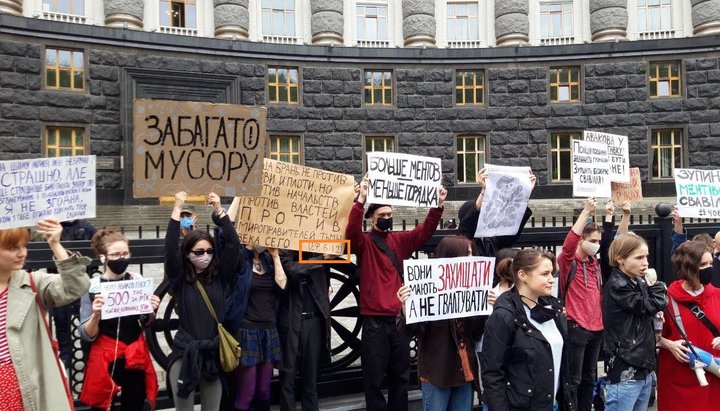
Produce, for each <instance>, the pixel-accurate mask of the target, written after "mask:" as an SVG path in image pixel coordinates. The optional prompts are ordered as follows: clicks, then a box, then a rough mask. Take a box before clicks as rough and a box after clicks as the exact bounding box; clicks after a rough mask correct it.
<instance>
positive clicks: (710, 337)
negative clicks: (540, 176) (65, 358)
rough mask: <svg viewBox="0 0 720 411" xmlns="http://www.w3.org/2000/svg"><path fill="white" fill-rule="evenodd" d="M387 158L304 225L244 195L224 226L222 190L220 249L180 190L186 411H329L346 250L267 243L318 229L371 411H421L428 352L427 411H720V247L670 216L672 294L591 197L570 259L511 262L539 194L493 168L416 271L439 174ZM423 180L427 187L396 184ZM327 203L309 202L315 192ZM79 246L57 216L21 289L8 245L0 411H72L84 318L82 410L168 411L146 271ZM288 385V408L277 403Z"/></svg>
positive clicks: (176, 226) (530, 183) (436, 212)
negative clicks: (74, 351) (151, 331)
mask: <svg viewBox="0 0 720 411" xmlns="http://www.w3.org/2000/svg"><path fill="white" fill-rule="evenodd" d="M579 153H583V151H582V150H580V151H579ZM391 157H392V156H388V157H387V158H385V160H383V157H382V156H378V157H374V158H372V159H370V161H369V164H370V168H371V170H370V172H369V173H368V175H366V176H364V177H363V178H362V180H361V181H360V182H355V181H354V179H352V177H350V178H349V180H348V179H343V178H340V177H337V176H332V175H330V174H329V173H327V172H323V171H322V170H314V171H312V173H314V174H312V178H313V179H315V181H323V182H324V184H327V186H325V185H320V184H318V188H317V189H318V190H322V192H324V193H325V194H328V193H330V192H331V191H332V190H331V189H329V188H328V187H330V184H331V183H333V184H336V185H337V186H338V187H339V186H340V185H342V186H343V187H342V189H338V192H340V193H342V194H340V195H338V196H336V197H332V198H331V197H329V196H328V197H327V198H326V199H325V200H324V202H325V204H324V205H323V206H321V207H318V209H317V210H315V209H309V208H305V209H303V210H304V212H301V213H298V214H296V215H293V216H292V217H291V216H290V215H286V214H285V213H280V212H275V214H272V213H271V211H273V210H275V209H276V208H278V204H277V202H275V203H273V202H272V201H254V200H252V199H251V198H249V197H235V198H234V200H233V201H232V203H231V204H229V206H228V208H227V209H225V208H223V207H222V204H221V195H219V194H217V193H215V192H212V193H209V194H208V195H207V196H206V200H207V204H208V206H209V207H211V208H212V220H213V222H214V223H215V225H216V227H217V230H216V232H215V233H214V234H211V233H209V232H207V231H204V230H202V229H200V228H199V227H198V226H197V215H196V213H195V210H194V208H193V207H192V206H190V205H189V204H187V201H188V193H187V192H185V191H179V192H177V193H175V196H174V207H173V210H172V214H171V216H170V219H169V221H168V223H167V231H166V237H165V256H164V257H165V264H164V271H165V278H166V281H168V282H169V284H170V294H171V295H172V297H173V298H175V300H176V306H175V314H176V315H177V318H178V324H179V325H178V330H177V333H176V334H175V336H174V340H173V344H172V352H171V354H170V357H169V367H168V369H167V378H168V382H169V386H170V388H171V391H172V396H173V398H174V403H175V406H176V409H177V410H192V409H193V407H194V404H195V403H196V402H197V401H198V399H197V398H196V397H197V394H199V402H200V404H201V405H202V409H203V410H220V409H223V410H225V409H235V410H250V409H254V410H269V409H270V405H271V394H276V395H277V397H279V405H280V409H281V410H294V409H296V406H297V405H296V398H300V404H301V407H302V409H303V410H318V409H319V403H318V393H317V387H316V381H317V377H318V370H319V368H320V367H321V364H323V363H326V362H327V361H328V360H329V356H330V336H331V335H330V334H331V331H330V324H331V315H330V304H329V299H330V296H331V294H332V292H333V290H332V288H331V286H330V271H329V270H330V267H331V265H328V264H327V263H328V262H336V261H337V260H339V259H340V257H339V256H341V255H343V254H345V252H344V251H343V248H342V247H341V248H339V249H338V248H332V247H330V248H324V247H326V245H325V243H321V242H319V241H318V242H317V243H318V244H315V245H314V246H313V245H312V244H311V245H310V246H309V248H307V249H303V247H302V246H300V247H296V246H295V245H294V243H293V245H292V246H289V247H285V246H284V245H286V244H290V241H289V240H288V238H281V240H282V241H276V242H274V243H273V242H272V241H270V240H268V239H267V238H269V237H271V236H272V235H275V236H276V237H278V236H279V237H283V236H289V235H298V236H300V237H302V236H303V235H308V233H311V236H310V237H309V238H311V239H317V240H320V239H321V238H324V237H321V236H314V235H313V234H312V233H313V231H312V229H307V228H306V226H305V225H303V224H305V220H306V219H309V218H311V217H315V218H317V221H313V222H312V225H314V226H315V227H317V228H318V230H317V231H321V230H325V231H328V230H329V231H330V232H333V231H334V232H335V233H336V237H333V238H327V239H330V240H337V241H347V242H348V244H349V246H350V249H351V254H353V255H354V256H355V258H356V263H357V266H358V272H359V275H358V279H359V313H360V319H359V321H361V322H362V340H361V367H362V378H363V390H364V394H365V404H366V409H368V410H371V411H379V410H392V411H402V410H407V409H408V389H409V387H410V386H414V385H415V383H416V382H415V381H411V377H410V376H411V358H410V341H411V339H416V341H417V351H418V359H417V376H418V380H419V381H417V385H419V387H420V390H421V392H422V404H423V408H424V409H425V410H431V411H443V410H451V411H457V410H471V409H473V408H474V407H482V408H483V409H486V410H490V411H495V410H498V411H501V410H539V411H540V410H542V411H551V410H580V411H590V410H593V409H594V410H600V409H605V410H609V411H625V410H627V411H631V410H632V411H640V410H646V409H647V408H648V405H649V403H650V401H651V400H653V401H654V400H655V397H656V398H657V399H656V401H657V405H658V409H659V410H660V411H675V410H681V409H688V410H693V411H695V410H700V411H702V410H711V409H717V408H716V407H717V406H716V405H713V399H716V398H720V332H719V331H718V327H720V290H719V289H718V288H716V286H718V285H720V232H718V234H717V235H715V236H714V238H713V237H710V236H709V235H704V236H697V237H696V238H693V239H688V238H687V237H688V236H687V232H686V230H685V229H684V227H683V224H682V217H681V214H682V209H680V208H678V209H676V210H674V212H673V222H674V230H673V232H672V234H671V235H672V238H673V241H674V243H675V245H676V247H675V249H674V252H673V254H672V264H673V267H674V271H675V272H674V273H673V274H672V275H665V277H664V278H674V279H675V280H674V281H672V282H670V283H668V284H665V283H663V282H662V281H658V280H657V275H656V273H655V272H654V270H652V269H651V267H649V262H648V255H649V247H648V244H647V242H646V240H645V239H643V238H642V237H640V236H638V235H636V234H635V233H633V232H631V231H629V216H630V213H631V204H630V202H624V203H622V204H616V203H615V202H614V201H613V200H609V201H607V202H604V203H599V202H598V200H596V199H595V198H594V197H593V196H590V197H587V198H586V199H584V200H583V201H584V202H583V206H582V209H581V210H579V213H578V214H577V218H576V220H575V222H574V224H573V225H572V227H571V228H570V229H569V231H568V233H567V236H566V238H565V241H564V243H563V244H562V247H561V248H560V249H559V252H558V253H557V255H555V254H553V253H551V252H550V251H549V250H546V249H542V248H537V247H535V248H524V249H515V248H513V247H514V246H515V245H516V243H517V242H518V240H519V238H521V236H522V231H523V227H524V226H525V224H526V222H527V221H528V220H529V219H530V217H531V215H532V211H531V210H530V208H528V207H527V204H528V199H529V197H530V195H531V192H532V190H533V189H534V187H535V183H536V178H535V176H534V175H533V174H532V171H530V169H529V167H500V166H496V167H488V168H487V169H483V170H481V171H479V172H478V174H477V178H476V180H477V183H478V185H479V187H480V190H479V192H478V195H477V198H476V199H473V200H470V201H467V202H466V203H464V204H463V205H462V207H461V208H460V210H459V213H458V215H457V216H445V217H446V218H450V217H451V218H456V217H457V228H456V229H455V228H453V229H452V230H453V231H452V232H450V233H446V235H444V236H443V238H442V240H440V241H439V243H438V245H437V247H436V249H435V250H434V252H433V253H432V254H431V255H430V258H428V259H413V258H412V256H413V254H414V253H415V252H416V251H417V250H418V249H419V248H420V247H421V246H422V245H423V244H424V243H426V242H427V241H428V240H429V239H430V238H431V237H432V236H433V235H434V234H435V233H436V230H437V229H438V226H439V225H440V222H441V218H442V217H443V212H444V202H445V199H446V197H447V191H446V189H445V188H444V187H443V186H442V184H441V173H440V172H439V171H438V172H433V170H436V171H437V170H439V169H440V168H439V167H438V166H435V165H436V163H434V162H428V163H426V164H422V165H420V164H419V163H414V161H415V162H417V161H419V160H417V159H415V160H413V159H406V160H403V159H402V158H401V157H400V156H396V157H392V158H391ZM431 160H432V159H431ZM383 161H386V163H383ZM406 161H407V162H406ZM266 163H267V164H266V166H265V169H264V171H265V175H264V176H263V177H262V181H263V182H264V183H265V184H261V185H262V186H263V189H262V192H261V193H262V195H274V196H276V198H282V194H279V193H280V191H279V189H275V188H274V187H273V184H276V185H278V186H281V185H282V184H283V183H282V181H283V178H282V175H286V176H287V175H291V174H292V173H293V172H296V179H299V178H303V177H308V178H309V177H310V176H311V171H309V169H307V168H304V167H299V168H297V169H291V168H287V167H289V166H280V165H277V164H275V163H272V162H269V161H267V160H266ZM383 164H385V165H384V166H383ZM388 164H391V165H392V167H388ZM431 164H432V165H433V166H430V165H431ZM437 164H439V163H437ZM275 167H277V168H275ZM280 167H283V168H282V169H281V168H280ZM406 167H408V170H410V172H409V173H407V174H410V175H414V176H415V177H416V179H417V180H418V181H420V182H424V183H423V184H424V185H423V184H420V183H418V184H417V185H416V186H414V187H410V186H409V185H407V184H406V183H403V182H402V181H406V180H407V178H405V179H399V180H393V179H392V178H391V177H392V174H393V173H395V174H403V173H405V171H407V170H406ZM301 169H302V170H301ZM373 169H374V170H373ZM278 170H282V171H281V172H280V173H279V174H273V171H278ZM293 170H294V171H293ZM412 170H415V172H413V171H412ZM372 171H386V172H387V174H388V175H386V176H385V177H378V175H377V174H373V173H372ZM277 175H279V177H277ZM276 177H277V178H276ZM595 183H597V181H593V184H595ZM608 183H609V181H608ZM296 184H297V182H288V185H290V186H294V185H296ZM403 184H406V185H405V186H403ZM314 187H315V185H314V183H312V184H310V183H308V184H307V185H306V186H304V188H305V191H307V192H308V193H310V194H312V192H313V190H314V189H315V188H314ZM320 187H322V188H320ZM293 189H294V188H293ZM228 197H230V196H228ZM598 197H602V196H598ZM607 197H610V196H609V195H608V196H607ZM253 204H255V205H253ZM258 204H259V205H260V206H259V211H257V210H258V208H257V207H258V206H257V205H258ZM343 204H344V205H343ZM403 204H405V205H410V204H419V205H421V206H425V207H427V208H428V209H429V211H428V212H427V216H426V217H425V219H424V221H423V222H422V223H421V224H419V225H417V226H416V227H415V228H414V229H412V230H407V231H402V230H394V227H395V225H394V223H393V207H394V206H395V205H403ZM253 207H256V208H253ZM616 210H620V213H621V215H622V217H621V219H620V222H619V225H618V226H617V227H616V226H615V220H614V219H615V215H616ZM253 213H255V216H256V219H255V220H253V219H252V215H253ZM598 215H599V216H598ZM258 216H259V217H258ZM291 218H292V220H291ZM364 219H366V220H367V221H368V223H369V226H370V227H369V229H368V230H363V220H364ZM326 220H328V221H329V222H328V223H327V224H328V226H331V228H330V229H327V227H325V224H324V223H322V222H324V221H326ZM268 221H270V223H268ZM340 222H342V223H340ZM326 229H327V230H326ZM252 230H255V231H252ZM62 231H63V226H62V225H61V224H60V222H59V221H58V220H57V219H55V218H45V219H42V220H40V221H39V222H38V223H37V228H36V234H37V235H38V236H39V238H43V239H44V240H45V241H47V243H48V245H49V247H50V248H51V250H52V252H53V256H54V261H55V264H56V266H57V272H58V273H59V275H54V274H45V273H41V272H31V273H26V272H25V271H23V270H22V268H23V265H24V263H25V259H26V257H27V243H28V240H29V233H28V230H26V229H24V228H7V229H3V230H0V383H1V384H2V389H0V409H8V410H23V409H24V410H65V409H72V408H73V398H72V395H71V393H70V391H69V388H68V385H67V381H66V377H64V375H63V374H64V365H63V362H62V361H60V360H59V359H58V356H57V352H56V351H55V350H54V348H53V346H52V340H53V338H52V336H51V334H50V332H49V329H48V324H47V321H46V320H45V317H46V312H47V311H48V310H51V309H54V308H55V307H61V306H63V305H66V304H70V303H73V302H74V301H77V300H78V299H79V300H80V328H79V332H80V335H81V337H82V339H83V340H84V341H86V342H87V343H88V344H89V352H88V361H87V367H86V370H85V380H84V385H83V390H82V393H81V395H80V397H79V399H80V401H81V402H82V403H84V404H86V405H88V406H90V407H91V408H92V409H94V410H108V409H121V410H141V409H143V407H149V408H151V409H154V408H155V402H156V398H157V393H158V381H157V378H156V374H155V369H154V365H153V362H152V359H151V355H150V353H149V350H148V345H147V342H146V341H145V338H144V333H143V331H144V329H145V328H147V327H149V326H151V325H152V323H153V321H154V319H155V312H156V310H157V309H158V307H159V305H160V299H159V298H158V297H157V296H155V295H152V293H151V291H150V292H147V291H143V290H144V289H145V288H143V287H144V284H145V283H144V280H143V277H142V276H141V275H140V274H137V273H133V272H128V271H127V269H128V266H129V264H132V263H133V256H132V255H131V252H130V248H129V243H130V241H129V240H128V239H127V238H126V237H125V236H124V235H123V234H122V233H121V232H120V231H116V230H114V229H112V228H103V229H100V230H97V231H96V232H95V229H94V228H93V233H94V234H93V235H92V236H91V246H92V249H93V250H94V252H95V253H96V256H95V257H97V258H98V259H99V262H100V266H99V267H97V270H95V271H96V272H95V274H94V276H93V277H92V278H91V277H90V276H89V275H88V274H87V272H86V267H87V266H88V265H89V264H90V259H88V258H86V257H83V256H81V255H79V254H77V253H72V252H69V251H67V250H65V248H63V246H62V245H61V243H60V238H61V234H62ZM325 231H323V232H325ZM277 233H281V234H277ZM281 245H283V246H281ZM146 288H147V287H146ZM127 300H132V301H139V303H138V304H136V306H133V307H134V308H133V307H130V306H129V305H127V302H128V301H127ZM131 308H132V310H131ZM599 361H602V364H604V370H603V372H602V373H601V374H604V375H598V363H599ZM274 369H277V370H278V371H279V379H280V381H279V385H278V387H279V392H278V393H271V379H272V377H273V370H274ZM298 373H299V375H300V382H301V387H302V388H301V392H300V393H298V395H296V393H295V388H296V384H295V381H296V375H297V374H298ZM385 387H386V388H387V391H386V392H384V388H385ZM656 393H657V394H656ZM65 399H67V401H65ZM114 403H115V404H116V406H117V408H113V407H114V406H113V404H114Z"/></svg>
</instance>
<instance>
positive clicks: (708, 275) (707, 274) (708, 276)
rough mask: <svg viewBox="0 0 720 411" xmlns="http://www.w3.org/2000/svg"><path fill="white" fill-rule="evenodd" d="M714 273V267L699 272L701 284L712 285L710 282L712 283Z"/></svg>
mask: <svg viewBox="0 0 720 411" xmlns="http://www.w3.org/2000/svg"><path fill="white" fill-rule="evenodd" d="M713 272H714V270H713V268H712V267H707V268H703V269H702V270H700V271H698V277H699V280H700V284H702V285H708V284H710V281H712V276H713Z"/></svg>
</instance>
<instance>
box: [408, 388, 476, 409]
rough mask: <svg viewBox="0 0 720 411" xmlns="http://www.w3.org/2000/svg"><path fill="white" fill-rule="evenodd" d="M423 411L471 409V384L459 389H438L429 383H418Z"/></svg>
mask: <svg viewBox="0 0 720 411" xmlns="http://www.w3.org/2000/svg"><path fill="white" fill-rule="evenodd" d="M420 388H421V389H422V400H423V410H425V411H446V410H447V411H467V410H470V409H472V392H473V391H472V383H469V382H468V383H465V384H463V385H461V386H459V387H451V388H438V387H436V386H434V385H432V384H430V383H429V382H425V381H422V382H420Z"/></svg>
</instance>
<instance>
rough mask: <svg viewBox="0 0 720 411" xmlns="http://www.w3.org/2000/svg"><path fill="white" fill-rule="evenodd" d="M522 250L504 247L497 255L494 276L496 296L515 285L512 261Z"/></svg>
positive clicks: (493, 290) (494, 292)
mask: <svg viewBox="0 0 720 411" xmlns="http://www.w3.org/2000/svg"><path fill="white" fill-rule="evenodd" d="M519 251H520V250H519V249H517V248H503V249H502V250H499V251H498V252H497V255H495V277H494V278H493V289H492V293H493V294H494V296H495V298H497V297H499V296H500V294H502V293H504V292H505V291H510V289H511V288H513V287H514V286H515V278H514V276H513V272H512V262H513V259H514V258H515V256H516V255H517V253H518V252H519Z"/></svg>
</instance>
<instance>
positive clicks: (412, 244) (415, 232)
mask: <svg viewBox="0 0 720 411" xmlns="http://www.w3.org/2000/svg"><path fill="white" fill-rule="evenodd" d="M438 194H439V196H440V198H439V202H438V207H437V208H431V209H430V211H428V214H427V216H426V217H425V221H423V223H422V224H420V225H419V226H417V227H415V228H414V229H412V230H411V231H405V232H398V233H395V235H396V236H397V239H398V242H399V243H400V247H402V255H400V256H398V257H399V258H402V259H406V258H408V257H409V256H410V255H411V254H412V253H414V252H415V250H417V249H418V248H420V247H421V246H422V245H423V244H425V242H427V240H429V239H430V237H432V235H433V234H434V233H435V230H437V227H438V224H439V223H440V218H441V217H442V213H443V210H445V197H447V190H446V189H445V187H443V186H440V190H439V192H438Z"/></svg>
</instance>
